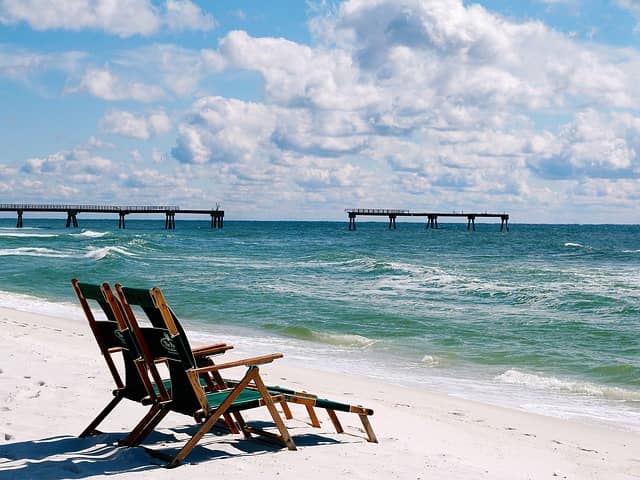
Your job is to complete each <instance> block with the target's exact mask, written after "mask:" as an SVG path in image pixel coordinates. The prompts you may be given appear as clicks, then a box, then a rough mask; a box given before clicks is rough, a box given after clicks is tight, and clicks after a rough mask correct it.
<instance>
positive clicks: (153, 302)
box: [115, 284, 296, 467]
mask: <svg viewBox="0 0 640 480" xmlns="http://www.w3.org/2000/svg"><path fill="white" fill-rule="evenodd" d="M115 288H116V292H117V293H118V297H119V300H120V303H121V305H122V307H123V311H124V314H125V317H126V321H127V323H128V325H129V326H131V329H132V331H133V334H134V335H137V336H138V337H137V339H138V343H139V344H141V345H142V344H145V345H146V347H145V348H144V349H143V355H144V354H146V355H147V357H146V358H145V361H146V362H145V363H146V364H147V368H150V369H153V368H154V367H153V365H155V363H156V362H157V361H158V360H160V359H163V360H164V359H166V361H167V367H168V369H169V375H170V378H171V389H170V399H171V400H170V402H168V405H169V406H170V409H171V411H173V412H176V413H181V414H184V415H187V416H191V417H193V418H194V420H195V421H196V422H197V423H199V424H201V426H200V428H199V429H198V431H197V432H196V433H195V434H194V435H193V436H192V437H191V438H190V439H189V441H188V442H187V443H186V444H185V445H184V446H183V447H182V448H181V449H180V451H179V452H178V453H177V454H176V455H174V456H173V457H170V458H169V461H168V464H167V466H168V467H175V466H177V465H179V464H180V463H181V462H182V460H184V458H185V457H186V456H187V455H189V453H190V452H191V450H193V448H194V447H195V446H196V445H197V443H198V442H199V441H200V439H201V438H202V437H203V436H204V435H205V434H206V433H207V432H208V431H209V430H211V428H212V427H213V426H214V425H215V423H216V422H217V421H218V420H220V419H222V418H223V416H224V415H225V414H237V415H236V417H235V418H236V420H237V421H238V423H239V427H240V430H241V431H242V433H243V434H244V436H245V437H246V438H251V435H252V434H258V435H262V436H265V437H268V438H271V439H275V440H277V441H279V442H280V443H282V444H283V445H284V446H286V447H287V448H288V449H289V450H296V446H295V443H294V442H293V440H292V438H291V436H290V434H289V431H288V430H287V427H286V426H285V424H284V421H283V420H282V418H281V417H280V414H279V413H278V411H277V409H276V407H275V404H274V402H281V401H283V395H281V394H274V393H270V392H269V391H268V390H267V388H266V386H265V385H264V382H263V381H262V378H261V377H260V373H259V367H260V366H261V365H264V364H268V363H271V362H273V361H274V360H276V359H279V358H282V357H283V355H282V354H281V353H275V354H271V355H262V356H258V357H252V358H247V359H243V360H236V361H231V362H226V363H220V364H217V365H216V364H211V365H207V366H202V367H199V366H198V365H197V363H196V360H195V357H194V355H193V353H192V350H191V348H190V346H189V341H188V339H187V336H186V335H185V333H184V331H183V330H182V329H181V328H178V326H177V324H176V321H175V320H174V316H173V315H172V314H171V312H170V309H169V306H168V305H167V303H166V301H165V299H164V296H163V295H162V292H161V291H160V289H158V288H153V289H151V290H141V289H132V288H125V287H122V286H121V285H118V284H116V286H115ZM132 306H137V307H141V308H143V309H147V310H148V309H153V308H155V309H157V310H159V312H160V314H161V319H162V321H163V323H164V328H161V327H150V328H147V329H144V330H143V329H142V328H140V325H139V323H138V320H137V318H136V316H135V313H134V311H133V308H132ZM236 367H245V368H246V371H245V374H244V376H243V377H242V378H241V379H240V380H239V381H238V382H237V383H236V384H235V385H234V386H233V387H228V386H226V385H223V384H219V385H217V389H216V390H215V391H207V389H206V388H205V387H204V386H203V384H202V381H201V377H202V375H207V374H212V373H215V374H219V372H220V371H222V370H225V369H228V368H236ZM259 407H266V408H267V410H268V412H269V414H270V416H271V418H272V420H273V423H274V424H275V426H276V428H277V430H278V433H273V432H268V431H265V430H263V429H259V428H254V427H251V426H249V425H247V424H246V423H245V421H244V419H243V418H242V416H241V415H239V413H240V412H242V411H244V410H249V409H253V408H259ZM163 417H164V412H162V413H160V414H159V415H158V416H156V418H154V419H153V420H152V421H150V422H149V423H148V424H147V425H146V427H145V429H144V431H142V432H141V433H140V436H139V438H138V439H137V441H142V439H144V437H146V435H148V433H149V432H150V431H151V430H153V429H154V428H155V427H156V426H157V425H158V423H159V422H160V421H161V420H162V418H163Z"/></svg>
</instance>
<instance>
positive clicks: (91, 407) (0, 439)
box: [0, 307, 640, 480]
mask: <svg viewBox="0 0 640 480" xmlns="http://www.w3.org/2000/svg"><path fill="white" fill-rule="evenodd" d="M0 326H1V327H2V329H3V335H2V337H0V348H2V351H3V352H4V355H3V360H2V361H1V362H2V363H1V364H0V391H1V392H4V393H3V394H2V397H1V398H0V476H2V474H3V472H7V473H9V474H10V475H14V474H15V477H18V478H20V475H22V476H23V477H26V478H29V477H30V476H33V477H41V478H87V477H91V476H94V475H95V476H104V475H107V474H108V475H109V477H115V478H121V477H122V478H125V477H128V476H132V477H133V476H134V475H135V476H136V478H158V477H162V476H163V475H166V478H179V479H181V478H185V479H186V478H187V477H189V478H190V479H191V478H205V477H207V478H210V475H211V472H212V471H213V470H211V469H212V468H215V469H216V470H215V472H216V475H236V476H239V475H240V474H242V475H243V476H247V477H249V478H255V477H258V478H269V477H273V476H275V475H279V476H280V478H294V477H299V476H300V475H305V476H307V477H310V478H311V479H318V480H319V479H320V478H326V476H327V474H329V476H330V477H345V476H349V477H352V478H367V479H370V478H372V477H376V478H377V477H379V478H425V476H426V477H429V478H454V479H455V478H460V479H462V478H479V477H484V478H504V479H513V478H523V479H524V478H545V477H554V476H555V477H559V478H608V479H618V478H620V479H627V478H638V475H640V473H639V472H640V455H639V454H638V449H637V446H638V445H639V444H640V442H639V441H640V435H638V433H633V432H625V431H621V430H617V429H614V428H610V427H607V426H600V425H591V424H585V423H579V422H576V421H572V420H564V419H558V418H554V417H546V416H540V415H537V414H533V413H528V412H522V411H518V410H511V409H507V408H503V407H496V406H491V405H485V404H482V403H479V402H475V401H471V400H464V399H461V398H457V397H453V396H449V395H442V394H437V393H432V392H427V391H422V390H417V389H412V388H407V387H401V386H397V385H393V384H388V383H383V382H379V381H375V380H372V379H368V378H363V377H353V376H349V375H340V374H335V373H328V372H323V371H318V370H313V369H309V368H299V367H298V365H297V364H296V362H295V361H291V360H288V359H287V358H286V357H285V358H284V359H283V360H281V361H279V362H275V363H273V364H270V365H266V366H264V367H263V368H262V369H261V373H262V375H263V377H264V379H265V381H266V382H267V383H271V384H277V383H281V384H282V385H286V386H290V387H292V388H298V389H308V390H309V391H311V392H314V393H318V394H320V395H321V396H326V397H327V398H331V399H334V400H337V401H341V400H342V401H345V402H348V403H353V404H362V405H364V406H366V407H369V408H372V409H373V410H374V411H375V414H374V415H373V417H371V423H372V425H373V428H374V430H375V432H376V434H377V436H378V439H379V441H380V443H379V444H371V443H368V442H366V441H365V440H364V438H362V437H363V432H362V431H361V426H360V422H359V420H358V418H357V416H356V415H352V414H343V415H341V417H340V418H341V420H342V421H343V424H344V426H345V430H346V431H347V432H348V433H347V434H337V433H335V431H334V430H333V428H332V427H331V424H330V422H329V421H328V419H327V418H326V415H324V412H318V413H319V416H320V420H321V421H322V426H321V428H320V429H315V428H312V427H310V426H308V425H307V424H306V423H305V421H304V420H305V418H306V417H305V413H304V411H300V410H299V409H297V408H295V407H294V408H293V410H294V416H295V420H294V421H292V422H288V423H287V424H288V426H289V428H290V431H291V434H292V435H293V437H294V440H295V441H296V442H297V443H298V447H299V450H298V451H297V452H289V451H286V450H281V449H279V448H277V447H274V446H271V445H269V444H266V443H264V442H260V441H247V440H243V439H241V438H240V437H239V436H236V435H224V436H219V435H208V436H207V437H205V439H204V440H203V441H202V442H201V444H200V446H199V447H198V448H197V449H196V450H197V451H195V450H194V453H193V457H191V456H190V457H189V458H188V459H187V460H188V462H190V463H188V464H186V465H185V466H182V467H180V468H178V469H176V470H165V469H163V468H160V464H161V462H159V461H158V460H157V459H155V458H154V457H151V456H150V455H149V454H148V453H147V452H146V451H145V450H143V449H141V448H134V449H126V448H122V447H115V446H114V445H112V443H113V441H114V440H115V439H117V438H120V437H121V436H122V433H123V432H126V431H127V428H128V427H130V426H131V425H133V424H134V423H135V422H136V421H137V419H139V418H140V417H141V416H142V414H144V410H143V409H141V407H139V406H138V405H134V404H132V403H131V402H127V401H126V400H125V401H123V402H122V404H121V406H119V407H117V410H116V411H117V413H115V414H112V415H111V416H110V417H108V418H107V420H106V421H105V424H104V426H103V427H102V430H103V431H105V432H107V433H106V434H105V435H100V436H96V437H90V438H87V439H79V438H77V437H76V435H77V434H78V433H79V432H80V431H81V430H82V429H83V428H84V426H86V424H87V423H88V422H89V421H90V420H91V419H92V418H93V417H94V416H95V414H96V413H97V411H98V410H99V409H101V408H102V407H103V406H104V404H106V402H107V401H109V399H110V398H111V394H110V391H111V389H112V385H111V378H110V376H109V374H108V371H107V369H106V366H105V364H104V361H103V360H102V358H100V354H99V351H98V348H97V345H96V343H95V340H94V338H93V336H92V334H91V333H90V331H89V327H88V324H87V323H86V321H82V320H78V319H68V318H57V317H53V316H47V315H42V314H33V313H26V312H22V311H17V310H13V309H8V308H4V307H0ZM220 336H222V335H220ZM220 340H223V339H222V338H220ZM252 353H253V352H252ZM263 353H271V352H267V351H256V352H255V354H256V355H257V354H263ZM227 357H228V358H229V359H233V358H239V357H238V355H236V354H233V355H231V354H229V353H228V354H226V355H225V359H226V358H227ZM125 404H126V405H125ZM254 412H255V413H254ZM261 415H262V413H261V412H259V411H258V410H256V411H250V412H248V415H247V417H248V418H249V419H250V420H251V419H254V418H256V419H261ZM351 417H353V418H351ZM191 424H192V422H191V421H190V419H189V418H187V417H184V416H180V415H177V414H171V415H169V416H168V418H167V419H166V420H165V421H164V422H163V423H162V424H161V425H160V427H159V428H158V430H157V434H154V435H153V436H152V438H151V439H150V442H151V443H153V442H152V440H153V439H154V438H156V443H157V438H160V439H161V443H160V444H156V445H155V446H156V447H157V446H159V445H163V444H167V442H168V439H169V440H171V441H173V440H174V439H175V438H174V437H178V438H180V439H183V438H186V437H185V435H184V433H181V432H180V427H181V426H184V425H191ZM15 477H14V478H15Z"/></svg>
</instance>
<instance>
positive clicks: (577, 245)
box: [564, 242, 584, 248]
mask: <svg viewBox="0 0 640 480" xmlns="http://www.w3.org/2000/svg"><path fill="white" fill-rule="evenodd" d="M564 246H565V247H573V248H584V245H582V244H580V243H572V242H567V243H565V244H564Z"/></svg>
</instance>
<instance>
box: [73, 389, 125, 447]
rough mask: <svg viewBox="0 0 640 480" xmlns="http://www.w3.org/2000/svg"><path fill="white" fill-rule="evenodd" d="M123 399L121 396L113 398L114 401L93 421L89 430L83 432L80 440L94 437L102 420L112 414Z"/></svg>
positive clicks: (88, 427)
mask: <svg viewBox="0 0 640 480" xmlns="http://www.w3.org/2000/svg"><path fill="white" fill-rule="evenodd" d="M122 399H123V397H122V396H121V395H117V396H115V397H114V398H113V400H111V401H110V402H109V403H108V404H107V406H106V407H104V408H103V409H102V411H101V412H100V413H99V414H98V416H97V417H96V418H94V419H93V421H92V422H91V423H90V424H89V426H87V428H85V429H84V430H83V431H82V433H81V434H80V435H79V436H80V438H84V437H88V436H90V435H93V434H94V432H95V429H96V427H97V426H98V425H100V423H101V422H102V420H104V419H105V417H106V416H107V415H109V414H110V413H111V410H113V409H114V408H116V405H118V403H120V400H122Z"/></svg>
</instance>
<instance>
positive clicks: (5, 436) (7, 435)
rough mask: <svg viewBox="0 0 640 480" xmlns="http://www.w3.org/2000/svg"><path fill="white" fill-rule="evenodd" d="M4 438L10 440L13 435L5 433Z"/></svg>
mask: <svg viewBox="0 0 640 480" xmlns="http://www.w3.org/2000/svg"><path fill="white" fill-rule="evenodd" d="M4 439H5V440H12V439H13V435H11V434H10V433H5V434H4Z"/></svg>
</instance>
